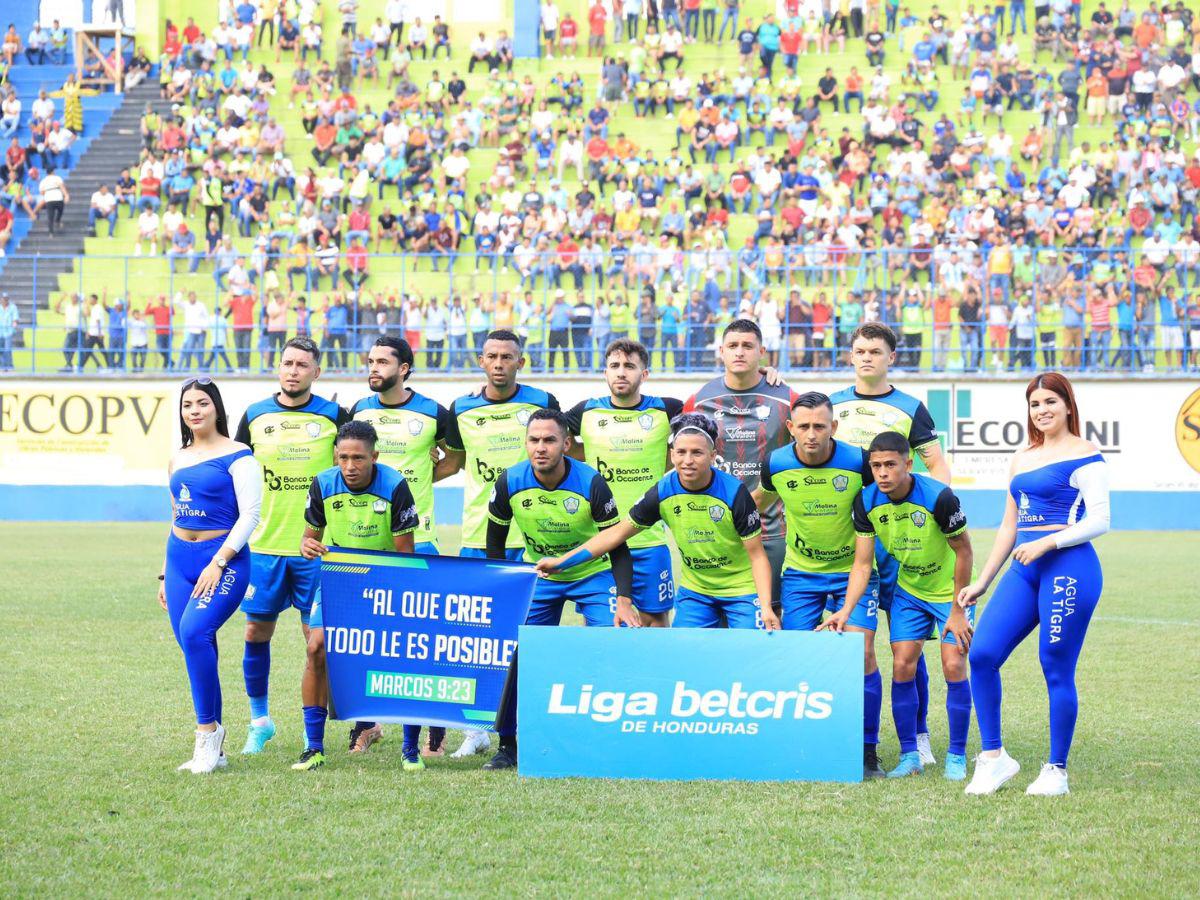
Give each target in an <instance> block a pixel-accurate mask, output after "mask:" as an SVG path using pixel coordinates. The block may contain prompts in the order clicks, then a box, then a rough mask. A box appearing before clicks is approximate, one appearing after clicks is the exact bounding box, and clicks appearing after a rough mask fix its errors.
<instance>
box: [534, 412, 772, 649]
mask: <svg viewBox="0 0 1200 900" xmlns="http://www.w3.org/2000/svg"><path fill="white" fill-rule="evenodd" d="M716 442H717V426H716V424H714V423H713V421H712V419H709V418H708V417H707V416H703V415H700V414H698V413H684V414H682V415H680V416H678V417H677V418H675V419H674V420H672V422H671V462H672V463H673V464H674V466H675V471H673V472H669V473H668V474H666V475H664V476H663V477H662V479H661V480H660V481H659V482H658V484H656V485H655V486H654V487H652V488H650V490H648V491H647V492H646V493H645V495H644V496H643V497H642V499H641V500H639V501H638V502H637V503H635V504H634V505H633V508H632V509H630V511H629V517H628V518H627V519H626V520H625V521H623V522H622V523H621V524H620V525H617V526H616V527H614V528H608V529H605V530H604V531H602V532H600V534H598V535H596V537H594V538H592V539H591V540H589V541H588V542H587V543H586V544H584V545H583V546H582V547H580V548H578V549H577V550H576V551H574V552H573V553H569V554H566V555H564V556H560V557H557V558H546V559H543V560H541V561H540V562H539V563H538V565H537V568H538V571H539V572H542V573H544V574H552V573H554V572H557V571H559V570H560V569H562V568H563V567H565V566H567V565H579V564H580V563H581V562H584V561H586V560H588V559H592V558H595V557H598V556H603V555H604V554H605V553H609V552H611V551H612V550H613V549H614V548H616V547H617V546H618V545H619V544H621V543H624V542H626V541H628V540H629V538H631V537H633V536H634V535H635V534H637V532H638V531H640V530H641V529H643V528H650V527H653V526H654V525H656V524H658V523H659V522H660V521H661V522H665V523H666V525H667V527H668V528H669V529H670V530H671V533H672V534H673V535H674V537H675V543H676V544H677V545H678V547H679V552H680V556H681V558H682V562H683V570H682V571H681V572H680V578H679V581H680V584H679V587H678V588H677V589H676V593H675V621H674V622H673V623H672V627H673V628H720V627H721V626H722V625H726V624H727V625H728V627H730V628H766V629H767V630H768V631H773V630H777V629H778V628H779V618H778V616H776V615H775V611H774V610H773V609H772V608H771V563H770V560H769V559H768V558H767V554H766V551H765V550H764V549H763V543H762V528H761V524H760V521H759V515H758V510H757V509H755V507H754V500H753V498H751V496H750V492H749V491H748V490H746V486H745V485H744V484H742V483H741V482H740V481H738V480H737V479H736V478H734V477H733V476H732V475H730V474H729V473H727V472H724V471H722V470H721V469H718V468H716V466H715V463H716V457H717V451H716ZM625 603H626V601H625V598H622V597H618V598H617V611H618V616H619V617H620V619H621V621H622V622H623V623H632V622H633V621H636V618H635V613H634V611H633V608H632V605H629V606H625Z"/></svg>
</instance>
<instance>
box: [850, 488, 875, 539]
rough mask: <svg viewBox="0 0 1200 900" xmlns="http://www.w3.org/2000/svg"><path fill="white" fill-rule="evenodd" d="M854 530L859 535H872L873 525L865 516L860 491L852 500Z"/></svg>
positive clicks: (865, 508) (864, 507)
mask: <svg viewBox="0 0 1200 900" xmlns="http://www.w3.org/2000/svg"><path fill="white" fill-rule="evenodd" d="M854 530H855V531H856V532H858V533H859V534H863V535H866V534H874V533H875V525H874V524H873V523H872V522H871V520H870V518H869V517H868V516H867V507H866V505H865V504H864V503H863V495H862V491H859V492H858V496H857V497H855V498H854Z"/></svg>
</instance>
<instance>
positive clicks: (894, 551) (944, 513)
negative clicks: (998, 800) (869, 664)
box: [845, 431, 975, 781]
mask: <svg viewBox="0 0 1200 900" xmlns="http://www.w3.org/2000/svg"><path fill="white" fill-rule="evenodd" d="M868 452H869V459H870V463H871V474H872V475H873V476H874V478H875V482H874V484H869V485H865V486H864V487H863V489H862V490H861V491H860V492H859V495H858V497H857V498H855V501H854V529H855V532H856V533H857V538H856V540H855V544H854V565H853V567H852V569H851V571H850V583H849V585H848V586H847V588H846V602H845V606H846V607H848V608H849V609H850V610H851V611H853V609H854V607H855V605H856V604H857V603H858V601H859V600H860V598H861V597H862V595H863V592H864V591H865V590H866V589H867V586H868V584H869V582H870V578H871V567H872V565H873V562H874V557H875V547H876V539H878V541H879V542H880V543H882V544H883V549H884V551H885V552H887V553H888V555H889V556H891V557H892V558H893V559H895V560H896V566H897V576H896V588H895V594H894V597H893V602H892V612H891V623H890V626H889V627H890V631H891V634H890V638H891V642H892V717H893V718H894V719H895V721H896V735H897V737H899V739H900V764H899V765H898V766H896V768H895V769H893V770H892V771H890V772H888V778H900V777H902V776H905V775H916V774H919V773H920V772H921V771H922V770H923V768H924V766H923V763H922V762H921V754H920V753H919V752H918V751H917V686H916V683H915V677H916V671H917V659H918V658H920V656H921V651H922V649H923V647H924V645H925V639H926V638H927V637H929V634H930V632H931V631H933V630H934V629H936V632H935V633H936V634H938V635H939V636H941V637H942V641H941V648H942V672H943V673H944V674H945V676H946V715H947V717H948V719H949V721H950V745H949V749H948V750H947V752H946V769H945V775H946V777H947V778H948V779H951V780H952V781H961V780H962V779H964V778H966V777H967V755H966V754H967V731H968V729H969V728H970V726H971V685H970V682H968V681H967V651H968V650H969V649H970V646H971V625H972V622H973V621H974V618H975V616H974V610H973V609H968V610H966V611H965V612H964V609H963V607H962V606H960V605H959V604H957V603H955V602H954V600H955V597H957V595H958V593H959V591H961V590H962V589H963V588H964V587H966V585H967V583H968V582H969V581H970V580H971V563H972V559H973V558H972V555H971V538H970V536H969V535H968V534H967V517H966V516H965V515H964V514H963V511H962V509H961V507H960V506H959V502H958V497H956V496H955V495H954V492H953V491H952V490H950V488H949V487H947V486H946V485H944V484H942V483H941V482H940V481H936V480H934V479H933V478H930V477H929V476H928V475H918V474H914V473H913V470H912V447H911V445H910V444H909V443H908V440H907V439H906V438H905V437H904V436H903V435H901V434H897V433H896V432H894V431H884V432H881V433H880V434H878V435H876V437H875V439H874V440H873V441H871V446H870V447H869V448H868Z"/></svg>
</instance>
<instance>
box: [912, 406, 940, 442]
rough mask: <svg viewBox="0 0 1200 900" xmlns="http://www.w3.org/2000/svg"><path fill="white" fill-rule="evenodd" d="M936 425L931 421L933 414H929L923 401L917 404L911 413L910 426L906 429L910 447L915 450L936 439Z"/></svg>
mask: <svg viewBox="0 0 1200 900" xmlns="http://www.w3.org/2000/svg"><path fill="white" fill-rule="evenodd" d="M936 428H937V426H936V425H934V423H933V416H931V415H930V414H929V410H928V409H926V408H925V404H924V403H918V404H917V411H916V412H915V413H913V420H912V427H911V428H910V429H909V430H908V442H909V444H911V445H912V448H913V449H914V450H916V449H917V448H918V447H924V446H925V445H926V444H932V443H933V442H934V441H936V440H937V433H936Z"/></svg>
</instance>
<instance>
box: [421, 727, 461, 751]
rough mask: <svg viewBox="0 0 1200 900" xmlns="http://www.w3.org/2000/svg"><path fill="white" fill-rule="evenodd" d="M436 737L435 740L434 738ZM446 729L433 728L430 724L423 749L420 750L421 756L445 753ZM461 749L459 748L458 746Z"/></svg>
mask: <svg viewBox="0 0 1200 900" xmlns="http://www.w3.org/2000/svg"><path fill="white" fill-rule="evenodd" d="M435 738H436V740H435ZM445 742H446V729H444V728H434V727H433V726H430V728H429V730H428V732H427V733H426V736H425V749H424V750H422V751H421V755H422V756H445V755H446V743H445ZM460 749H461V748H460Z"/></svg>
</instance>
